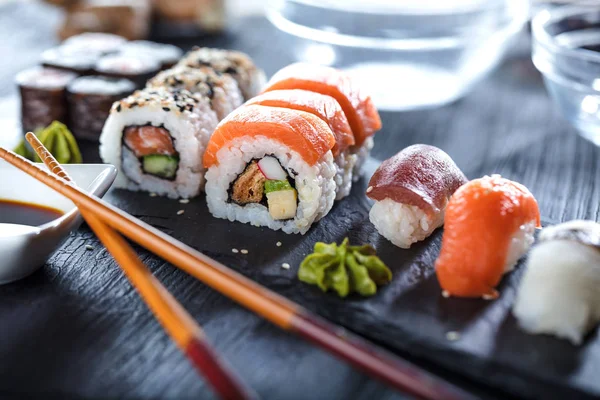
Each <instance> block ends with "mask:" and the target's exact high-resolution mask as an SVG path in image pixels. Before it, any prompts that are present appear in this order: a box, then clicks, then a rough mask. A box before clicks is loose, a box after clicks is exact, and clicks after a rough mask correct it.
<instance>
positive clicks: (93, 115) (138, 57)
mask: <svg viewBox="0 0 600 400" xmlns="http://www.w3.org/2000/svg"><path fill="white" fill-rule="evenodd" d="M182 54H183V53H182V51H181V50H180V49H179V48H178V47H176V46H172V45H166V44H160V43H153V42H148V41H132V42H128V41H126V40H125V38H123V37H121V36H117V35H113V34H107V33H83V34H80V35H77V36H73V37H71V38H69V39H67V40H65V41H64V42H63V43H62V44H61V45H60V46H58V47H56V48H52V49H49V50H46V51H44V52H43V53H42V54H41V57H40V64H41V65H40V66H36V67H33V68H30V69H28V70H25V71H23V72H21V73H20V74H18V75H17V77H16V83H17V85H18V87H19V91H20V94H21V125H22V128H23V131H24V132H27V131H35V130H38V129H41V128H45V127H46V126H48V125H50V124H51V123H52V122H53V121H60V122H63V123H65V124H66V125H68V126H69V128H70V129H71V130H72V131H73V133H74V135H75V136H76V137H77V138H79V139H84V140H92V141H98V138H99V136H100V133H101V131H102V126H103V124H104V121H106V118H107V117H108V113H109V110H110V107H111V105H112V103H113V102H115V101H117V100H119V99H122V98H123V97H125V96H128V95H129V94H131V93H133V91H134V90H136V89H139V88H143V87H144V86H145V85H146V81H147V80H148V79H149V78H151V77H152V76H154V75H155V74H156V73H157V72H159V71H160V70H163V69H166V68H169V67H171V66H173V65H174V64H175V63H176V62H178V61H179V59H180V58H181V56H182Z"/></svg>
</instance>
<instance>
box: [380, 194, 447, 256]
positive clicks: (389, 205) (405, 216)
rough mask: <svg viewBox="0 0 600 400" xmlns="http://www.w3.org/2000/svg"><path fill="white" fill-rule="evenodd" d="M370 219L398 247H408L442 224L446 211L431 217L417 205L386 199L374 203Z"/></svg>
mask: <svg viewBox="0 0 600 400" xmlns="http://www.w3.org/2000/svg"><path fill="white" fill-rule="evenodd" d="M369 219H370V220H371V223H372V224H373V225H375V227H376V228H377V230H378V231H379V233H380V234H381V235H382V236H383V237H385V238H386V239H388V240H389V241H390V242H392V243H393V244H395V245H396V246H398V247H401V248H403V249H408V248H410V246H411V245H412V244H413V243H415V242H418V241H420V240H423V239H425V238H426V237H428V236H429V235H431V233H432V232H433V231H434V230H435V229H436V228H438V227H439V226H440V225H442V224H443V222H444V213H443V212H441V213H438V214H436V215H434V216H433V217H429V216H428V215H427V214H426V213H425V212H424V211H423V210H421V209H420V208H419V207H417V206H413V205H410V204H403V203H397V202H395V201H394V200H392V199H384V200H382V201H377V202H375V204H373V207H372V208H371V211H370V212H369Z"/></svg>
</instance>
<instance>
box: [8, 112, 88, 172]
mask: <svg viewBox="0 0 600 400" xmlns="http://www.w3.org/2000/svg"><path fill="white" fill-rule="evenodd" d="M34 133H35V136H37V138H38V139H40V141H41V142H42V144H43V145H44V146H45V147H46V148H47V149H48V151H50V153H52V155H53V156H54V158H56V161H58V162H59V163H60V164H80V163H81V162H82V161H83V160H82V158H81V151H79V146H78V145H77V141H76V140H75V137H74V136H73V134H72V133H71V131H70V130H69V128H67V126H66V125H65V124H63V123H60V122H58V121H54V122H52V123H51V124H50V125H49V126H48V127H46V128H44V129H39V130H36V131H35V132H34ZM14 151H15V153H17V154H19V155H21V156H23V157H25V158H27V159H29V160H31V161H35V162H42V160H41V159H40V158H39V157H38V155H37V154H35V152H34V151H31V149H30V148H29V145H28V144H27V142H26V141H25V140H23V141H22V142H21V143H20V144H19V145H18V146H17V148H16V149H15V150H14Z"/></svg>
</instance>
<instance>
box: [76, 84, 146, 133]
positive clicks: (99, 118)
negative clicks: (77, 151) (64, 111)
mask: <svg viewBox="0 0 600 400" xmlns="http://www.w3.org/2000/svg"><path fill="white" fill-rule="evenodd" d="M135 88H136V85H135V84H134V83H133V82H132V81H130V80H128V79H114V78H105V77H100V76H84V77H80V78H77V79H75V80H74V81H72V82H71V83H70V84H69V85H68V86H67V101H68V105H69V119H68V123H67V126H68V127H69V128H70V129H71V131H72V132H73V134H74V135H75V137H76V138H77V139H84V140H92V141H96V142H97V141H98V139H99V138H100V134H101V133H102V127H103V126H104V122H105V121H106V118H108V114H109V112H110V108H111V106H112V104H113V103H114V102H115V101H117V100H120V99H122V98H123V97H126V96H128V95H129V94H131V93H132V92H133V91H134V90H135Z"/></svg>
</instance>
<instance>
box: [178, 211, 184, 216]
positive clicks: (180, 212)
mask: <svg viewBox="0 0 600 400" xmlns="http://www.w3.org/2000/svg"><path fill="white" fill-rule="evenodd" d="M184 212H185V210H179V211H177V215H181V214H183V213H184Z"/></svg>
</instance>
